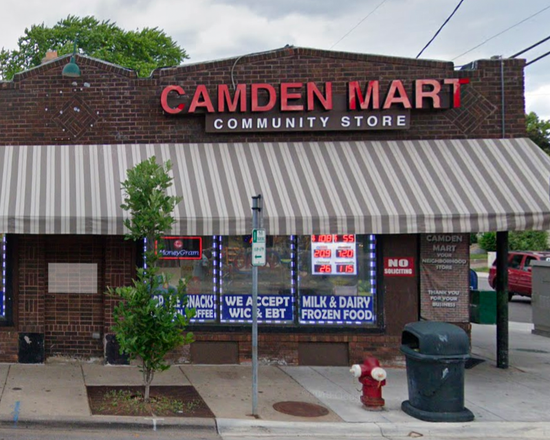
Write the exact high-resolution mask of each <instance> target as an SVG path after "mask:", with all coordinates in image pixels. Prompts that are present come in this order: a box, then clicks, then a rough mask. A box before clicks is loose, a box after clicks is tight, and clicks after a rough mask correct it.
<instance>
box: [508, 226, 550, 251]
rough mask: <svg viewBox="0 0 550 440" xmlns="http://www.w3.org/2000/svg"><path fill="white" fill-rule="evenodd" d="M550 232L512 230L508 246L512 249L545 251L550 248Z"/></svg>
mask: <svg viewBox="0 0 550 440" xmlns="http://www.w3.org/2000/svg"><path fill="white" fill-rule="evenodd" d="M547 243H548V232H546V231H522V232H511V233H510V235H509V237H508V247H509V248H510V250H511V251H544V250H546V249H547V248H548V245H547Z"/></svg>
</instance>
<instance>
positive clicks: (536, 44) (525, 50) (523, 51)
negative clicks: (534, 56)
mask: <svg viewBox="0 0 550 440" xmlns="http://www.w3.org/2000/svg"><path fill="white" fill-rule="evenodd" d="M548 40H550V37H546V38H545V39H544V40H540V41H539V42H537V43H535V44H533V45H532V46H529V47H528V48H527V49H523V50H522V51H520V52H518V53H515V54H514V55H512V56H511V57H510V58H515V57H517V56H519V55H521V54H523V53H525V52H527V51H529V50H531V49H533V48H534V47H537V46H538V45H539V44H542V43H544V42H545V41H548Z"/></svg>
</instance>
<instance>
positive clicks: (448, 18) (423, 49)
mask: <svg viewBox="0 0 550 440" xmlns="http://www.w3.org/2000/svg"><path fill="white" fill-rule="evenodd" d="M462 2H464V0H460V2H459V3H458V5H456V7H455V9H454V11H453V12H452V13H451V15H449V16H448V17H447V19H446V20H445V21H444V22H443V24H442V25H441V26H440V27H439V29H438V30H437V32H436V33H435V34H434V36H433V37H432V39H431V40H430V41H428V43H427V44H426V45H425V46H424V47H423V48H422V50H421V51H420V52H419V53H418V55H417V56H416V58H418V57H420V55H422V52H424V51H425V50H426V49H427V48H428V46H429V45H430V44H432V41H434V40H435V39H436V37H437V36H438V35H439V33H440V32H441V30H442V29H443V28H444V27H445V25H446V24H447V23H448V22H449V20H450V19H451V18H453V15H455V13H456V11H458V8H460V5H461V4H462Z"/></svg>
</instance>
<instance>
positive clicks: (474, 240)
mask: <svg viewBox="0 0 550 440" xmlns="http://www.w3.org/2000/svg"><path fill="white" fill-rule="evenodd" d="M477 240H478V238H477V234H476V233H473V234H470V244H476V243H477Z"/></svg>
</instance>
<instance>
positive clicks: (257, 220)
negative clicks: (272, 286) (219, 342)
mask: <svg viewBox="0 0 550 440" xmlns="http://www.w3.org/2000/svg"><path fill="white" fill-rule="evenodd" d="M261 213H262V195H261V194H258V195H257V196H255V197H252V229H258V228H260V225H261ZM252 415H253V416H254V417H257V416H258V267H257V266H252Z"/></svg>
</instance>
